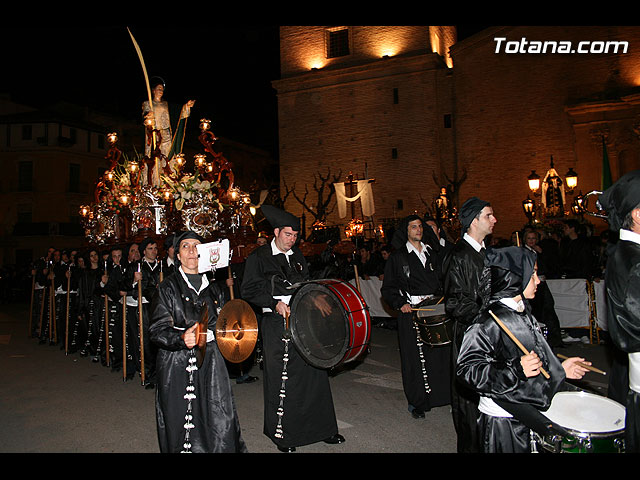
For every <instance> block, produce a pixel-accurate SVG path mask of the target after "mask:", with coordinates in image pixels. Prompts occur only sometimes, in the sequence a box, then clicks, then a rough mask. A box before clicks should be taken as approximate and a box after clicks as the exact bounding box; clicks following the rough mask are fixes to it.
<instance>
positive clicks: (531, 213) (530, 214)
mask: <svg viewBox="0 0 640 480" xmlns="http://www.w3.org/2000/svg"><path fill="white" fill-rule="evenodd" d="M522 209H523V210H524V214H525V215H526V216H527V218H528V219H529V224H532V223H533V218H534V217H535V216H536V203H535V202H534V201H533V200H531V197H529V195H527V199H526V200H523V201H522Z"/></svg>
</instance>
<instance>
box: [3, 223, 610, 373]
mask: <svg viewBox="0 0 640 480" xmlns="http://www.w3.org/2000/svg"><path fill="white" fill-rule="evenodd" d="M425 220H426V224H427V225H429V226H431V227H432V231H433V234H430V241H431V244H433V245H436V246H437V247H438V248H443V249H449V248H450V247H451V246H452V245H453V242H452V240H450V237H451V236H450V235H449V234H447V232H446V229H445V228H443V227H442V226H441V225H439V224H438V223H437V222H436V221H435V220H434V219H433V218H430V217H427V218H425ZM608 235H609V232H608V231H606V230H605V231H604V232H602V233H601V234H600V235H594V234H593V230H592V226H591V225H590V224H588V223H580V222H578V221H576V220H574V219H568V220H564V221H560V222H557V223H556V224H552V226H551V227H549V226H548V225H544V226H539V227H536V226H531V225H527V226H525V227H524V228H523V229H522V230H520V231H517V232H514V233H513V235H512V236H511V238H510V239H501V238H497V237H492V236H490V237H489V238H487V243H488V244H489V245H491V246H492V247H495V248H501V247H505V246H511V245H516V244H518V245H522V246H525V247H526V248H529V249H531V250H533V251H535V252H536V254H537V259H538V275H539V276H540V278H541V279H543V280H544V279H558V278H585V279H589V280H592V279H601V278H603V276H604V267H605V265H606V259H607V258H606V245H607V240H608ZM172 238H173V236H170V237H168V238H167V241H166V242H165V244H164V245H163V247H164V248H163V253H164V258H162V259H159V258H158V251H159V250H158V248H157V247H158V246H157V244H156V243H155V242H153V243H151V244H149V242H148V241H143V242H141V243H140V244H137V243H133V244H130V245H125V246H120V245H119V246H116V247H112V248H110V249H109V250H104V249H102V250H99V249H88V250H86V251H79V250H75V249H70V250H64V249H63V250H60V249H57V248H54V247H51V248H49V249H48V251H47V253H46V254H45V255H44V256H43V257H41V258H39V259H38V260H37V261H36V262H35V263H34V265H33V269H32V272H31V273H32V275H33V284H32V288H33V308H32V317H31V329H32V335H33V336H34V337H37V338H39V340H40V342H41V343H49V344H56V345H59V346H60V348H61V349H62V348H64V349H65V351H66V352H67V353H69V354H73V353H79V354H80V355H82V356H89V357H91V359H92V360H93V361H94V362H100V363H102V364H103V365H106V364H107V355H108V356H109V362H108V363H109V364H110V366H111V368H112V369H113V370H114V371H119V370H120V368H121V359H122V358H123V357H122V355H121V351H120V350H121V348H122V347H121V342H122V340H121V339H122V338H123V337H122V336H121V330H122V322H121V321H119V319H121V318H122V302H123V299H124V301H125V303H126V304H127V305H128V307H130V308H129V310H130V313H131V314H132V318H135V316H136V315H137V313H136V312H137V310H136V308H137V297H138V288H137V284H138V281H141V284H142V285H143V292H142V298H143V300H142V301H143V310H144V309H145V305H146V304H148V303H149V302H150V301H151V296H152V295H153V293H154V292H155V290H154V289H155V288H157V285H158V283H159V281H160V278H161V276H163V277H166V276H167V275H169V274H171V273H173V271H174V270H175V266H174V258H173V256H174V249H173V246H172V245H171V241H172ZM266 241H267V235H266V234H263V235H261V236H260V238H259V240H258V242H259V243H260V244H263V243H266ZM354 244H355V245H354V248H353V253H351V252H349V253H345V254H342V253H339V252H337V251H336V249H335V248H334V247H335V245H336V241H329V242H327V248H326V249H325V250H324V251H322V253H321V254H318V255H314V256H310V257H307V261H308V263H309V270H310V276H311V278H316V279H317V278H337V279H343V280H346V281H349V280H353V279H354V277H355V275H356V274H357V275H359V277H360V278H361V279H362V280H368V279H369V278H371V277H377V278H379V279H380V280H383V278H384V271H385V264H386V262H387V259H388V258H389V255H390V254H391V252H392V251H393V250H394V249H395V247H394V246H392V244H391V242H381V241H376V240H368V241H362V240H359V239H358V240H354ZM232 269H233V272H234V273H233V277H235V278H236V279H237V280H236V282H237V281H238V280H239V281H241V279H242V271H243V264H239V265H233V266H232ZM25 273H26V272H25ZM217 277H218V278H219V279H220V280H218V281H220V282H223V283H225V282H226V283H228V278H227V276H226V273H225V272H220V275H217ZM137 278H141V279H142V280H137ZM1 280H2V282H3V283H4V284H5V285H7V288H3V289H2V291H3V292H4V293H3V298H4V301H9V300H10V298H9V295H10V292H11V288H10V285H13V286H15V285H19V284H21V285H26V281H25V278H24V275H20V274H19V273H18V272H17V271H16V270H15V269H8V268H5V269H4V271H3V273H2V275H1ZM238 285H239V284H237V285H236V286H235V287H231V288H233V289H234V294H235V296H236V297H239V295H240V291H239V288H238ZM52 292H53V294H52ZM25 296H26V295H23V298H24V297H25ZM545 297H546V300H545ZM537 299H538V302H537V303H536V301H534V302H533V303H534V305H535V308H536V310H537V312H538V315H537V318H539V319H540V320H541V321H542V322H543V323H545V321H544V319H545V318H547V322H546V324H549V325H550V326H551V328H552V330H551V331H550V332H549V333H550V335H551V338H550V341H551V343H552V344H553V345H559V344H560V342H561V340H560V339H559V331H557V330H555V329H553V325H554V324H557V319H556V320H555V322H554V320H553V319H549V316H551V317H553V316H554V315H555V313H554V312H553V309H552V308H550V307H549V305H553V303H552V302H553V299H552V298H551V295H550V293H549V292H548V288H546V289H545V288H544V285H543V287H542V288H539V289H538V295H537ZM538 303H539V305H538ZM67 305H68V306H67ZM105 308H106V311H107V315H106V318H108V321H107V323H105V321H104V319H105ZM125 313H126V312H125ZM145 315H146V313H145ZM143 317H144V315H143ZM373 321H374V324H376V325H378V326H380V327H385V328H394V329H395V328H397V324H396V322H395V321H394V318H374V319H373ZM130 323H131V324H135V327H136V328H138V326H137V323H136V322H130ZM143 323H148V321H146V320H145V322H143ZM143 327H144V324H143ZM107 330H108V336H105V332H107ZM130 334H131V336H132V341H133V342H136V341H138V340H136V339H137V338H139V336H140V335H139V333H137V330H136V329H134V330H132V331H131V332H130ZM127 335H129V333H127ZM143 337H144V331H143ZM150 348H151V347H150ZM139 350H140V349H139V347H135V346H131V348H130V353H128V354H127V355H128V356H129V357H131V361H132V362H133V363H132V364H131V365H132V366H131V367H130V369H129V371H128V373H127V375H128V376H129V378H131V376H132V375H133V373H134V371H138V372H139V370H140V369H139V366H135V367H133V366H134V365H136V362H139V358H138V356H139V354H137V353H136V352H138V351H139ZM136 355H137V356H136ZM151 356H152V354H151V353H150V354H149V356H148V358H150V357H151ZM134 357H135V358H134ZM147 378H153V375H151V377H149V376H147Z"/></svg>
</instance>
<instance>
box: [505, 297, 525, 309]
mask: <svg viewBox="0 0 640 480" xmlns="http://www.w3.org/2000/svg"><path fill="white" fill-rule="evenodd" d="M500 302H501V303H503V304H504V305H506V306H507V307H509V308H510V309H511V310H515V311H516V312H524V302H523V301H522V299H520V300H519V301H517V302H516V301H515V300H514V299H513V298H501V299H500Z"/></svg>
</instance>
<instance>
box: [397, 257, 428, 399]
mask: <svg viewBox="0 0 640 480" xmlns="http://www.w3.org/2000/svg"><path fill="white" fill-rule="evenodd" d="M403 253H404V252H403ZM402 261H403V264H402V271H403V273H404V275H405V279H406V283H405V291H404V294H405V296H406V298H407V301H408V302H409V304H411V295H410V293H409V277H410V276H411V272H410V270H409V259H408V258H407V255H406V254H404V255H402ZM411 322H412V323H413V329H414V330H415V332H416V345H417V347H418V355H419V356H420V368H421V369H422V380H423V382H424V391H425V392H426V393H431V387H430V386H429V377H428V375H427V369H426V360H425V358H424V350H423V349H422V347H423V346H424V344H423V342H422V337H421V336H420V329H419V328H418V324H417V323H416V321H415V320H414V319H413V317H412V318H411Z"/></svg>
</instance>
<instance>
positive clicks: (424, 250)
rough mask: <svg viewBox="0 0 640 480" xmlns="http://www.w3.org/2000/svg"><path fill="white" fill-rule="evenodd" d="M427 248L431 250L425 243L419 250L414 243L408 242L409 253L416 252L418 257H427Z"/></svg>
mask: <svg viewBox="0 0 640 480" xmlns="http://www.w3.org/2000/svg"><path fill="white" fill-rule="evenodd" d="M427 248H431V247H429V246H428V245H425V244H424V243H422V242H420V250H418V249H417V248H416V247H415V246H414V245H413V243H411V242H409V241H407V251H408V252H409V253H411V252H415V254H416V255H418V256H420V255H426V254H427Z"/></svg>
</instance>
